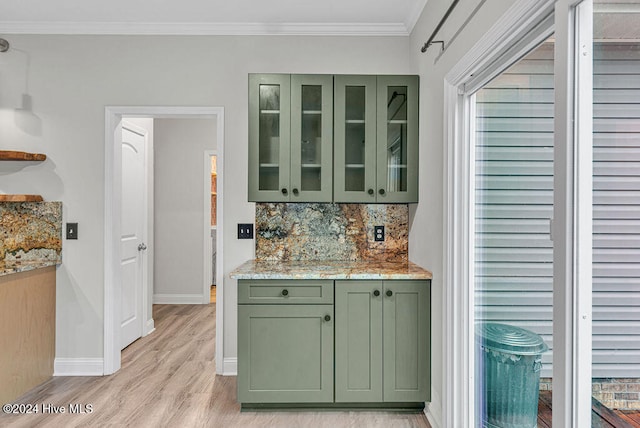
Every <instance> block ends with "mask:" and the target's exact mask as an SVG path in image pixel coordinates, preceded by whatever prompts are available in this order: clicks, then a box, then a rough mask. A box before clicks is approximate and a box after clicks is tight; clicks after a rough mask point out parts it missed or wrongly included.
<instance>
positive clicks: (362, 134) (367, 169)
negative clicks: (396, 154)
mask: <svg viewBox="0 0 640 428" xmlns="http://www.w3.org/2000/svg"><path fill="white" fill-rule="evenodd" d="M334 86H335V87H334V94H335V121H334V143H335V154H334V159H335V164H334V168H335V171H334V201H335V202H364V203H367V202H376V190H375V189H376V173H375V169H376V122H375V121H376V101H375V100H376V76H335V78H334Z"/></svg>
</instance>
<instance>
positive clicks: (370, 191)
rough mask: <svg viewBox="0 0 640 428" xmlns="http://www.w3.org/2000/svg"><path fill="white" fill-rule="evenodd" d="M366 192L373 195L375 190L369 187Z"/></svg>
mask: <svg viewBox="0 0 640 428" xmlns="http://www.w3.org/2000/svg"><path fill="white" fill-rule="evenodd" d="M367 193H368V194H370V195H373V194H374V193H375V192H374V191H373V189H369V190H368V191H367Z"/></svg>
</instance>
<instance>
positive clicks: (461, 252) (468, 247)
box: [442, 0, 565, 427]
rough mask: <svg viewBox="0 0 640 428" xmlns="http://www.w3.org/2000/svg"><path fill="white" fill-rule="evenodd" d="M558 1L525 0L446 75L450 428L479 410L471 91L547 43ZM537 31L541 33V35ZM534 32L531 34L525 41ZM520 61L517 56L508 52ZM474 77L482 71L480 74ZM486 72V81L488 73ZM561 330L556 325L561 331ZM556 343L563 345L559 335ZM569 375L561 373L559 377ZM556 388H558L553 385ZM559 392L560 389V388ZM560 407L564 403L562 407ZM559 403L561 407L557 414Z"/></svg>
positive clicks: (446, 411) (446, 418) (446, 421)
mask: <svg viewBox="0 0 640 428" xmlns="http://www.w3.org/2000/svg"><path fill="white" fill-rule="evenodd" d="M553 7H554V0H542V1H541V0H518V1H516V2H514V3H513V5H512V6H511V7H510V8H509V9H508V10H507V12H506V13H505V14H504V15H503V16H502V17H500V19H498V20H497V21H496V23H495V24H494V26H493V27H492V28H491V29H490V30H489V31H488V32H487V33H486V34H485V35H484V36H483V37H482V38H481V39H480V40H479V41H478V43H477V44H476V45H475V46H474V47H473V48H471V49H469V50H468V53H467V54H466V55H465V56H464V57H463V58H461V59H460V61H459V62H458V63H457V64H456V65H455V66H454V67H453V68H452V69H451V70H450V72H449V73H448V74H447V75H446V76H445V82H444V109H445V110H444V121H445V123H444V133H445V142H446V145H447V147H446V150H445V151H444V168H445V169H444V174H445V180H444V195H445V201H444V207H443V209H444V213H443V218H444V221H445V227H444V229H443V233H444V236H443V240H444V258H443V264H444V265H443V272H444V278H443V280H444V281H443V282H444V286H445V290H444V293H443V306H444V313H445V318H444V320H443V332H442V334H443V341H444V346H443V362H444V379H445V381H444V383H443V392H444V399H443V421H442V422H443V423H442V426H446V427H474V426H477V421H475V414H474V401H475V397H474V376H475V373H474V367H473V361H474V350H475V338H474V295H473V290H474V287H473V271H474V266H473V261H474V250H473V245H472V243H473V231H474V222H473V212H474V208H473V207H474V199H473V198H474V184H473V176H472V174H473V171H474V168H473V160H474V153H473V150H472V147H471V144H470V133H471V130H472V129H473V126H472V124H471V123H470V120H469V118H470V117H471V116H472V113H473V106H472V105H470V104H471V101H472V98H473V97H470V96H469V95H470V94H472V93H473V92H474V90H476V89H479V87H480V86H481V85H482V84H484V83H486V82H487V81H488V80H489V79H490V78H491V77H493V76H492V75H491V74H490V72H489V71H490V70H491V69H492V68H497V67H498V65H499V64H500V63H502V64H503V65H508V64H505V63H504V62H505V61H507V58H504V55H506V54H507V51H509V52H508V53H509V54H510V55H511V54H513V55H515V56H516V57H517V54H516V53H515V52H511V47H512V46H515V47H516V48H517V49H518V50H519V52H520V53H521V54H524V53H526V52H527V50H528V49H529V48H531V47H533V46H535V45H536V44H537V43H538V42H542V41H543V40H544V39H546V37H548V34H546V35H545V34H542V33H540V34H537V33H538V32H537V31H536V30H535V29H536V27H538V23H540V22H541V21H543V19H544V18H545V17H546V16H548V15H549V14H550V13H552V12H553ZM531 34H534V35H536V36H535V37H531V36H530V35H531ZM536 37H537V39H536ZM526 39H530V40H526ZM509 59H511V60H513V57H511V58H509ZM474 76H475V77H474ZM483 78H484V79H486V80H485V81H484V83H482V79H483ZM554 334H555V331H554ZM554 345H555V346H556V347H563V346H565V343H563V342H562V341H561V340H560V341H557V340H556V338H555V337H554ZM555 376H564V374H563V373H556V371H555V361H554V377H555ZM554 389H555V388H554ZM554 395H555V394H554ZM558 410H559V409H558ZM555 413H556V409H555V408H554V420H555Z"/></svg>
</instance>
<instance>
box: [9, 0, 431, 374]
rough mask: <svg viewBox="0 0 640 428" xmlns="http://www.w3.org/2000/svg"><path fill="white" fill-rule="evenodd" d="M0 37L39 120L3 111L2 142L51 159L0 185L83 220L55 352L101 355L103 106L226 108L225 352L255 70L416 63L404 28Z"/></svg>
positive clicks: (242, 254)
mask: <svg viewBox="0 0 640 428" xmlns="http://www.w3.org/2000/svg"><path fill="white" fill-rule="evenodd" d="M434 1H435V0H434ZM424 32H425V31H424V30H423V31H421V32H420V34H423V33H424ZM2 37H4V38H6V39H7V40H9V42H10V43H11V46H12V48H13V49H14V50H17V49H20V50H21V51H24V52H26V53H28V55H29V57H30V68H29V69H28V71H27V73H26V75H25V73H24V70H25V68H24V67H25V66H26V56H25V55H18V54H19V52H17V51H14V53H15V55H14V56H13V57H12V58H11V59H12V60H13V61H25V62H24V63H23V64H25V66H23V67H19V66H18V67H6V68H0V74H2V80H0V85H1V86H0V93H4V92H5V91H9V89H11V88H8V87H7V85H13V84H15V85H23V84H25V78H26V77H27V76H28V80H29V82H28V86H29V92H30V94H31V95H32V97H33V109H34V112H35V113H36V115H37V116H38V118H37V119H39V121H40V127H39V128H38V126H29V127H26V129H27V131H29V132H31V133H32V134H34V135H32V134H29V133H28V132H25V131H24V130H23V129H21V128H18V126H17V125H16V123H15V121H14V117H13V111H12V110H0V147H1V148H3V149H9V148H11V149H16V150H27V151H35V152H45V153H47V155H48V156H49V159H48V160H47V161H46V162H45V163H43V164H38V165H23V166H20V167H15V166H13V165H8V164H7V163H6V162H5V163H2V164H0V191H2V192H7V193H38V194H41V195H43V196H44V198H45V199H46V200H59V201H63V219H64V221H76V222H78V224H79V239H78V240H77V241H64V242H63V264H62V266H61V267H60V268H59V269H58V271H57V299H58V300H57V314H58V317H57V339H56V357H57V358H102V356H103V349H102V348H103V307H104V284H103V277H104V268H105V267H104V186H105V183H104V162H105V155H104V153H105V149H104V144H105V142H104V126H105V124H104V117H105V111H104V108H105V106H122V105H133V106H136V105H138V106H140V105H145V106H149V105H158V106H184V105H187V106H223V107H224V108H225V121H226V123H225V125H226V126H225V130H226V131H225V133H226V135H225V152H224V154H225V159H224V161H225V168H224V171H225V180H224V182H225V188H224V189H223V193H224V219H225V220H226V223H225V229H224V239H225V241H224V244H223V248H224V252H225V253H224V263H225V266H224V274H225V278H226V280H225V283H224V287H225V290H226V292H225V293H224V299H225V301H224V306H225V312H224V314H225V332H224V340H225V356H226V357H234V356H235V355H236V337H235V336H236V283H235V281H233V280H230V279H229V278H228V273H229V272H230V271H231V270H232V269H234V268H235V267H236V266H238V265H240V264H241V263H243V262H244V261H245V260H247V259H250V258H252V257H253V254H254V243H253V242H252V241H244V240H243V241H238V240H237V239H236V230H235V227H236V226H235V225H236V223H238V222H253V219H254V214H255V213H254V204H252V203H248V202H247V151H248V149H247V134H248V132H247V128H248V123H247V96H248V94H247V86H248V83H247V74H248V73H249V72H284V73H370V74H377V73H388V74H394V73H396V74H404V73H412V72H415V71H416V69H415V68H413V67H412V66H411V61H410V58H412V57H413V56H414V54H413V51H412V54H411V55H410V54H409V38H407V37H299V36H293V37H288V36H261V37H248V36H228V37H227V36H224V37H221V36H218V37H216V36H207V37H199V36H175V37H174V36H49V35H3V36H2ZM412 49H413V48H412ZM0 55H3V54H0ZM0 67H4V66H0ZM12 70H23V71H22V72H19V71H12ZM424 77H425V76H423V79H424ZM429 78H430V77H429ZM4 82H10V83H4ZM423 95H426V93H424V92H423ZM432 95H437V94H429V96H432ZM36 125H37V121H36ZM426 131H428V129H423V132H426ZM423 140H424V141H427V139H425V138H423ZM428 141H429V142H430V143H429V145H427V146H426V147H427V150H429V149H430V146H431V145H432V144H435V140H431V137H430V138H429V139H428ZM423 157H424V149H423ZM436 162H437V160H436ZM431 163H433V160H431ZM423 171H424V169H423ZM428 174H429V175H428V177H427V178H428V179H429V180H433V185H434V186H438V185H440V184H441V178H436V179H434V178H433V175H434V174H435V173H432V172H428ZM426 183H429V182H426ZM425 187H427V188H431V187H432V184H431V183H429V184H428V185H425V182H424V177H423V190H424V189H425ZM438 194H439V191H437V193H436V195H434V194H433V193H432V192H431V191H427V192H426V193H425V192H424V191H423V194H422V195H421V196H422V198H426V199H423V201H425V202H424V204H425V208H424V209H423V211H428V209H427V208H426V206H427V205H428V206H430V207H433V205H434V204H435V205H436V206H437V205H438V203H439V200H435V201H434V200H433V198H434V196H437V195H438ZM430 201H431V202H430ZM431 209H433V208H431ZM427 220H428V221H429V222H430V223H424V225H423V226H421V227H422V228H423V232H424V229H425V228H426V229H431V230H430V232H429V234H428V235H427V236H429V237H432V236H433V235H434V234H436V232H435V230H440V228H439V226H438V225H436V224H434V223H433V222H434V221H437V215H436V217H434V218H431V217H429V218H428V219H427ZM423 232H420V231H418V232H417V236H421V235H423V234H424V233H423ZM439 239H441V238H440V237H439ZM440 243H441V242H440V241H438V240H436V241H433V245H430V246H429V250H428V253H427V254H428V255H431V254H437V255H438V256H437V257H438V259H436V260H439V258H440V255H439V248H440V247H439V244H440ZM420 258H421V261H422V262H423V264H424V265H425V266H426V267H428V268H433V267H434V266H435V265H434V263H435V262H434V260H431V259H429V258H425V257H424V256H423V255H421V256H420ZM436 285H437V283H436ZM434 372H437V367H434Z"/></svg>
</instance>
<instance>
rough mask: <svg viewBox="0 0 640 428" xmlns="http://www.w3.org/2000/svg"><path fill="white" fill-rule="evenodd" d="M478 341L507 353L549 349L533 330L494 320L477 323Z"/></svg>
mask: <svg viewBox="0 0 640 428" xmlns="http://www.w3.org/2000/svg"><path fill="white" fill-rule="evenodd" d="M476 343H477V344H479V345H482V346H483V347H485V348H489V349H493V350H496V351H500V352H503V353H505V354H518V355H538V354H542V353H543V352H545V351H547V350H548V349H549V348H548V347H547V345H546V344H545V343H544V341H543V340H542V338H541V337H540V336H539V335H537V334H535V333H534V332H532V331H529V330H525V329H524V328H520V327H516V326H513V325H508V324H499V323H493V322H486V323H477V324H476Z"/></svg>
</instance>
